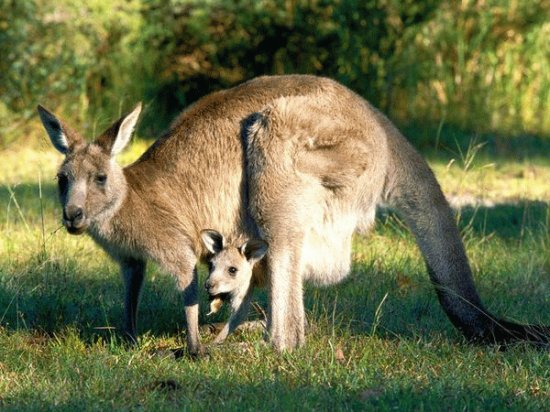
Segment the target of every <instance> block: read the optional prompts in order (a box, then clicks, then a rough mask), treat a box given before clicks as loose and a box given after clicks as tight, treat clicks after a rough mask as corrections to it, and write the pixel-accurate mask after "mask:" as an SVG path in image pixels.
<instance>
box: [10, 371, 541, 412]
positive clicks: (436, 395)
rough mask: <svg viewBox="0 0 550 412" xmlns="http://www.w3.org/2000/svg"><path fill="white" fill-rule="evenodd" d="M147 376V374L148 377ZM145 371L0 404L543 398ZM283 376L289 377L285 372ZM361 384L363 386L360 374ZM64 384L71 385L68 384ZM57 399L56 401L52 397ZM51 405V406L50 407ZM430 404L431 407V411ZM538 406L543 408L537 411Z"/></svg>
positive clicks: (449, 384) (456, 403) (491, 405)
mask: <svg viewBox="0 0 550 412" xmlns="http://www.w3.org/2000/svg"><path fill="white" fill-rule="evenodd" d="M144 375H145V376H144ZM147 375H149V373H147V372H146V371H142V370H135V369H133V370H129V371H127V372H126V373H125V374H124V375H120V376H119V377H118V378H119V379H118V380H116V381H115V379H116V378H117V376H114V377H109V380H111V379H112V380H113V382H111V385H108V386H107V387H106V388H104V389H103V390H102V391H101V393H93V392H92V391H90V390H89V389H87V390H84V391H83V390H80V389H78V388H77V387H76V386H77V385H72V386H71V387H70V388H67V387H65V388H64V392H65V393H67V392H68V393H72V392H74V393H75V396H71V397H70V398H69V399H68V400H66V401H65V402H59V399H57V400H56V395H55V394H52V393H42V394H40V391H39V392H38V393H36V392H33V393H32V394H28V393H21V395H20V396H18V397H14V398H6V399H4V400H3V401H1V403H0V405H2V404H3V405H4V406H5V407H9V408H13V410H26V409H33V410H50V409H55V410H79V409H82V408H84V409H88V408H90V407H91V408H92V409H103V408H106V409H113V408H115V409H119V408H122V409H132V410H133V409H140V410H141V409H145V410H157V409H166V408H168V409H169V410H179V409H191V410H195V409H197V410H214V409H217V408H219V407H220V405H223V406H224V408H227V407H229V410H234V409H235V410H237V409H238V410H289V411H294V410H306V411H307V410H327V411H329V410H364V408H369V407H370V408H375V409H376V410H394V409H397V410H418V409H419V408H420V409H423V407H425V406H428V409H429V408H430V405H433V406H435V405H437V407H436V409H437V410H442V409H443V410H470V409H473V410H477V409H479V407H480V406H481V407H482V409H484V410H508V408H509V407H511V406H515V407H517V408H518V410H521V409H522V408H521V406H524V408H525V407H527V409H523V410H529V406H530V405H531V403H533V405H531V407H533V406H536V405H537V403H542V400H538V402H532V401H534V400H535V401H536V398H534V399H529V398H527V399H526V398H525V397H518V395H517V393H514V392H513V391H511V390H506V389H503V388H501V387H499V388H492V387H490V386H489V384H485V385H484V384H476V383H474V384H466V387H465V385H464V381H463V380H458V381H457V382H453V381H452V377H446V376H442V377H439V378H438V379H437V380H436V381H435V382H431V384H430V385H427V384H425V383H419V382H416V383H415V382H411V381H405V380H403V379H401V382H400V381H399V379H395V378H393V379H392V378H390V379H381V380H378V381H377V382H372V380H371V384H370V385H368V384H367V385H365V386H364V387H363V388H361V389H357V387H353V388H349V383H348V382H339V381H338V380H337V378H333V379H335V381H334V382H329V383H317V382H314V381H309V379H308V378H307V376H305V375H306V374H305V373H304V374H303V375H302V376H291V377H289V378H285V376H277V375H275V376H274V377H273V378H272V379H265V378H264V379H255V380H254V382H253V383H252V382H249V381H247V382H239V381H236V380H235V376H234V375H227V376H221V377H219V376H217V377H213V376H207V375H204V374H202V373H200V372H197V371H195V372H194V373H191V374H185V377H184V378H183V379H182V378H181V377H178V378H176V379H167V380H158V379H154V378H147V377H146V376H147ZM283 375H284V374H283ZM356 380H357V381H359V382H361V381H365V378H364V377H363V376H357V377H356ZM64 384H65V385H67V383H66V382H65V383H64ZM52 398H53V399H52ZM48 400H49V401H48ZM433 406H432V407H433ZM539 406H540V405H539Z"/></svg>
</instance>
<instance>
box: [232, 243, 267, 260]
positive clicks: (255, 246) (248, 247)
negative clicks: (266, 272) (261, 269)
mask: <svg viewBox="0 0 550 412" xmlns="http://www.w3.org/2000/svg"><path fill="white" fill-rule="evenodd" d="M239 252H241V255H243V256H244V257H245V258H246V260H248V261H249V262H250V263H251V264H254V263H256V262H258V261H259V260H261V259H262V258H263V257H264V256H265V254H266V253H267V242H266V241H264V240H262V239H250V240H249V241H247V242H244V243H243V244H242V245H241V247H240V248H239Z"/></svg>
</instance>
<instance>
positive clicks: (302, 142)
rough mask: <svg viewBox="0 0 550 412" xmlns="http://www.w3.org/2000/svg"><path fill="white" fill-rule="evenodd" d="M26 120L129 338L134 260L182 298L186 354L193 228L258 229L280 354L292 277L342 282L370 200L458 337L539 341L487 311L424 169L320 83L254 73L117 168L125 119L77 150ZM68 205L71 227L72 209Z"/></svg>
mask: <svg viewBox="0 0 550 412" xmlns="http://www.w3.org/2000/svg"><path fill="white" fill-rule="evenodd" d="M39 112H40V115H41V118H42V120H43V122H44V125H45V127H46V130H47V131H48V133H49V134H50V137H51V138H52V142H53V143H54V145H55V146H56V148H58V150H60V151H62V152H63V153H66V155H67V156H66V159H65V162H64V164H63V166H62V168H61V169H62V170H67V171H69V172H70V174H71V175H70V179H69V186H70V188H71V189H72V188H73V187H74V188H78V189H79V190H76V189H75V191H74V192H73V191H72V190H69V192H68V194H67V196H61V201H62V204H63V207H64V212H65V213H66V214H67V217H68V219H66V223H67V227H68V228H69V229H70V230H73V231H75V232H76V231H80V230H81V229H82V230H85V229H87V231H88V232H89V233H90V234H91V235H92V237H93V238H94V239H95V240H96V241H97V243H98V244H100V245H101V246H102V247H103V248H104V249H105V250H106V251H107V252H108V253H109V254H110V255H111V256H112V257H113V258H114V259H115V260H117V261H118V262H119V263H120V264H121V268H122V272H123V273H124V276H125V280H126V290H127V296H126V326H127V330H128V333H129V334H130V335H131V336H132V337H133V336H135V319H136V310H137V301H138V296H139V291H140V289H141V284H142V280H143V273H144V269H145V262H146V261H147V260H149V259H152V260H154V261H156V262H158V263H159V264H160V265H161V266H162V267H163V268H164V269H165V270H166V271H168V272H170V273H172V274H173V275H174V277H175V279H176V280H177V284H178V287H179V288H180V289H181V290H182V291H183V292H184V304H185V308H186V320H187V327H188V334H187V341H188V346H189V350H190V351H191V352H197V351H198V350H199V337H198V325H197V323H198V306H197V305H198V301H197V275H196V270H195V265H196V263H197V261H198V259H200V258H201V256H203V255H204V252H205V251H204V249H203V247H202V245H201V242H200V236H199V233H200V229H201V228H205V227H215V228H217V229H218V230H219V231H220V232H222V233H224V234H226V235H228V236H229V237H236V236H238V235H239V234H242V233H245V234H249V235H251V236H256V235H257V234H258V232H259V234H261V236H262V237H263V238H265V239H266V240H267V241H268V243H269V252H268V254H267V257H266V267H267V273H266V275H267V278H268V280H269V282H268V283H269V288H270V311H269V319H268V321H269V332H270V339H271V341H272V343H273V344H274V346H275V347H276V348H277V349H280V350H282V349H285V348H293V347H295V346H297V345H299V344H301V343H302V342H303V341H304V326H303V325H304V309H303V299H302V283H303V280H304V279H310V280H312V281H314V282H317V283H321V284H329V283H334V282H337V281H339V280H340V279H342V278H343V277H344V276H345V275H346V274H347V273H348V271H349V264H350V247H351V235H352V233H353V231H354V230H356V229H359V230H367V229H368V228H369V227H370V225H371V224H372V222H373V219H374V212H375V208H376V205H377V204H380V203H382V202H383V203H387V204H390V205H392V206H394V207H395V208H396V209H398V211H399V212H400V213H401V214H402V215H403V217H404V219H405V221H406V222H407V223H408V224H409V225H410V227H411V229H412V231H413V232H414V234H415V236H416V237H417V240H418V243H419V246H420V248H421V250H422V253H423V254H424V256H425V258H426V261H427V263H428V267H429V272H430V275H431V278H432V280H433V282H434V284H435V285H436V287H437V290H438V295H439V297H440V301H441V303H442V306H443V308H444V310H445V311H446V313H447V314H448V315H449V317H450V319H451V321H452V322H453V323H454V324H455V325H456V326H457V327H458V328H459V329H460V330H461V331H462V332H463V333H464V334H465V335H466V336H468V337H469V338H472V339H480V340H488V341H497V342H502V341H508V340H513V339H529V340H536V341H542V340H545V339H547V338H546V337H545V336H544V334H545V333H546V332H547V330H546V329H544V328H543V327H525V326H522V325H516V324H512V323H505V322H501V321H498V320H495V319H494V318H493V317H492V316H491V315H490V314H488V313H487V311H486V310H485V309H484V308H483V306H482V305H481V301H480V299H479V296H478V295H477V292H476V290H475V287H474V284H473V281H472V276H471V271H470V268H469V265H468V261H467V258H466V256H465V253H464V248H463V246H462V242H461V240H460V236H459V233H458V230H457V229H456V226H455V223H454V219H453V217H452V213H451V211H450V208H449V206H448V204H447V202H446V200H445V198H444V196H443V195H442V193H441V190H440V188H439V185H438V184H437V182H436V180H435V178H434V176H433V174H432V172H431V171H430V169H429V168H428V166H427V165H426V163H425V162H424V160H423V159H422V158H421V157H420V156H419V155H418V154H417V153H416V151H415V150H414V149H413V148H412V147H411V146H410V145H409V143H408V142H407V141H406V140H405V139H404V138H403V137H402V136H401V135H400V133H399V132H398V131H397V129H396V128H395V127H394V126H393V125H392V124H391V123H390V122H389V121H388V120H387V119H386V118H385V117H384V116H383V115H382V114H380V113H379V112H378V111H377V110H376V109H374V108H372V107H371V106H370V105H369V104H368V103H367V102H365V101H364V100H363V99H361V98H360V97H359V96H357V95H355V94H354V93H352V92H351V91H349V90H348V89H346V88H345V87H343V86H341V85H340V84H338V83H336V82H334V81H332V80H329V79H324V78H317V77H313V76H281V77H260V78H257V79H254V80H252V81H249V82H247V83H244V84H242V85H240V86H237V87H235V88H233V89H229V90H226V91H221V92H217V93H213V94H211V95H209V96H206V97H204V98H203V99H201V100H199V101H198V102H197V103H195V104H194V105H193V106H191V107H190V108H188V109H187V110H186V111H184V112H183V113H182V114H181V115H180V117H179V118H178V119H177V120H176V121H175V122H174V124H173V126H172V127H171V129H170V130H169V131H168V132H167V133H166V134H165V135H164V136H162V137H161V138H160V139H159V140H158V141H157V142H156V143H155V144H153V145H152V146H151V147H150V148H149V149H148V150H147V151H146V152H145V153H144V154H143V156H142V157H141V158H140V159H139V160H138V161H137V162H135V163H134V164H132V165H130V166H128V167H126V168H125V169H120V168H119V167H118V166H117V165H116V164H115V163H114V162H113V161H112V160H111V153H110V150H111V148H112V147H117V148H118V147H120V146H123V145H124V144H122V143H120V141H123V142H124V141H125V139H126V137H127V132H128V129H129V128H130V129H131V128H133V124H132V122H133V119H134V118H137V115H136V112H135V111H134V112H132V113H131V114H130V115H129V116H126V117H123V118H122V119H121V120H119V121H118V122H117V123H116V124H115V125H114V126H113V127H112V128H111V129H110V130H109V131H107V132H106V133H105V134H104V135H102V136H100V137H99V138H98V139H97V140H96V142H94V143H90V144H86V143H85V142H84V140H83V139H81V138H80V137H79V136H78V135H77V134H75V133H73V132H71V133H69V132H68V130H69V129H68V128H67V127H66V126H64V125H63V123H62V122H60V121H58V120H57V119H56V118H55V116H53V115H52V114H51V113H49V112H47V111H46V110H45V109H39ZM138 113H139V111H138ZM128 119H129V120H128ZM130 126H132V127H130ZM121 129H122V131H121ZM121 136H122V137H121ZM65 143H66V144H65ZM244 153H246V156H244V155H243V154H244ZM98 171H101V173H106V174H107V175H108V177H107V183H106V185H105V187H103V188H98V187H96V186H97V185H95V183H93V182H92V181H91V180H90V176H93V175H96V174H97V173H98ZM83 182H84V183H83ZM94 185H95V186H94ZM100 189H101V190H100ZM74 196H76V197H77V200H78V202H79V203H82V204H76V203H75V200H74ZM78 196H80V198H78ZM82 208H84V210H85V218H83V217H82V216H79V214H78V213H77V212H78V211H79V209H82ZM254 220H255V222H256V223H257V227H256V226H255V225H254V223H253V222H254Z"/></svg>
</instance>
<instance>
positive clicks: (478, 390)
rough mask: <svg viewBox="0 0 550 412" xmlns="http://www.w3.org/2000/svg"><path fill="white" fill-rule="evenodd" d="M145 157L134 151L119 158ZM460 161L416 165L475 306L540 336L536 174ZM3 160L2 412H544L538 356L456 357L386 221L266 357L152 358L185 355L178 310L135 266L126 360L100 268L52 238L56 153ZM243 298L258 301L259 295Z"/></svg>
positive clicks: (483, 353)
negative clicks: (460, 242)
mask: <svg viewBox="0 0 550 412" xmlns="http://www.w3.org/2000/svg"><path fill="white" fill-rule="evenodd" d="M143 149H144V144H143V143H139V142H138V143H135V144H134V146H133V147H132V148H131V150H129V152H128V153H127V154H125V155H124V156H123V159H122V161H123V162H129V161H131V160H132V159H133V158H135V157H137V156H138V155H139V153H140V152H141V151H143ZM473 155H475V151H472V150H470V152H468V153H467V154H465V155H463V156H460V154H456V155H453V154H452V152H450V151H444V152H441V151H440V152H438V153H436V154H431V155H430V159H431V160H430V162H431V164H432V166H433V167H434V169H435V171H436V173H437V175H438V178H439V179H440V180H441V182H442V186H443V188H444V190H445V191H446V192H447V193H448V194H449V195H451V196H453V197H455V198H457V199H458V200H459V201H461V202H463V203H468V202H470V203H471V204H473V206H466V207H465V208H463V209H462V210H461V213H460V225H461V229H462V234H463V237H464V241H465V244H466V247H467V250H468V255H469V256H470V259H471V263H472V267H473V269H474V273H475V277H476V282H477V285H478V288H479V290H480V293H481V295H482V297H483V298H484V300H485V301H486V303H487V306H488V307H489V308H490V309H491V310H492V311H494V312H495V313H497V314H499V315H502V316H507V317H509V318H512V319H516V320H519V321H531V322H541V323H546V324H550V299H549V291H550V253H549V250H550V231H549V230H550V208H549V203H548V202H549V201H550V192H549V189H550V186H549V183H548V182H550V161H549V160H548V158H547V159H544V157H540V158H538V160H537V161H535V162H530V161H528V160H525V159H522V160H514V159H513V158H510V157H505V158H499V157H492V158H491V157H488V156H484V155H483V152H482V153H481V154H478V156H473ZM1 156H2V163H1V164H0V199H1V203H0V206H1V207H0V230H1V233H2V235H1V237H0V409H2V410H47V409H56V410H74V409H79V410H105V409H131V410H138V409H143V410H174V409H177V410H183V409H191V410H196V409H205V410H210V409H221V408H227V409H229V410H237V409H238V410H270V409H284V410H313V409H315V410H317V409H327V410H329V409H330V410H331V409H358V410H363V409H381V410H390V409H397V410H441V409H445V410H447V409H449V410H521V411H524V410H544V409H547V408H548V399H549V397H550V356H549V354H548V352H547V351H537V350H535V349H533V348H529V347H525V346H523V345H517V346H513V347H511V348H509V349H508V350H506V351H500V350H499V349H498V348H494V347H483V346H473V345H469V344H467V343H466V342H465V341H464V340H463V339H462V337H461V336H460V335H459V333H458V332H457V331H456V330H454V329H453V327H452V326H451V324H450V322H449V321H448V320H447V318H446V317H445V315H444V314H443V313H442V311H441V309H440V308H439V305H438V303H437V299H436V297H435V293H434V291H433V290H432V287H431V285H430V283H429V281H428V278H427V275H426V271H425V268H424V264H423V262H422V260H421V256H420V254H419V252H418V250H417V249H416V247H415V245H414V241H413V239H412V237H411V235H410V234H409V233H408V232H407V230H406V229H405V228H404V226H403V225H402V224H401V222H399V221H398V220H397V219H396V218H395V217H394V216H391V215H386V214H382V215H381V216H380V218H379V220H378V224H377V226H376V229H375V231H374V232H373V233H372V234H370V235H369V236H367V237H357V238H356V239H355V242H354V256H353V270H352V273H351V274H350V276H349V278H348V279H347V280H346V281H344V282H343V283H342V284H340V285H338V286H336V287H331V288H323V289H316V288H310V287H308V288H307V290H306V293H305V304H306V311H307V317H308V321H309V328H308V332H307V333H308V334H307V344H306V345H305V347H303V348H301V349H298V350H296V351H294V352H292V353H285V354H278V353H275V352H273V351H272V350H271V349H270V347H269V346H267V345H265V344H264V343H263V339H262V334H261V333H260V332H240V333H237V334H235V335H234V336H232V337H231V338H230V339H229V340H228V342H226V343H225V344H223V345H221V346H219V347H209V349H208V355H207V356H205V357H204V358H201V359H199V360H190V359H187V358H185V357H183V358H180V359H174V357H173V356H172V355H171V352H170V351H169V350H167V349H170V348H177V347H180V346H182V345H183V342H184V341H185V339H184V331H183V330H182V321H183V307H182V303H181V298H180V296H178V294H177V293H176V292H175V288H174V284H173V281H172V279H171V278H170V277H169V276H167V275H166V274H163V273H161V272H160V271H159V269H158V268H157V267H155V266H154V265H150V266H149V269H148V276H147V281H146V285H145V287H144V291H143V299H142V303H141V306H140V312H139V316H140V322H139V331H140V335H141V337H140V344H139V346H137V347H133V348H128V347H127V346H125V345H124V344H122V343H121V342H120V340H119V339H118V337H117V334H116V331H117V330H118V329H119V328H120V326H121V316H122V311H123V309H122V293H123V287H122V280H121V278H120V276H119V274H118V269H117V267H116V265H114V264H113V263H112V262H111V261H110V260H109V259H108V258H107V257H106V256H105V254H104V253H103V252H102V251H101V250H99V249H98V247H96V246H95V245H94V244H93V242H91V240H90V239H88V238H87V237H73V236H70V235H68V234H67V233H66V232H65V231H64V230H63V229H61V230H58V228H59V226H60V224H59V216H60V209H59V206H58V205H57V200H56V193H55V186H54V183H55V182H54V180H53V177H54V175H55V169H56V167H57V164H58V163H59V162H60V160H61V156H60V155H57V154H56V153H55V152H54V150H53V149H51V148H50V147H49V145H47V144H43V145H41V146H40V147H38V148H37V147H35V148H25V147H19V148H12V149H10V150H9V151H8V150H5V151H3V152H2V153H1ZM470 157H474V159H473V161H472V162H469V158H470ZM450 158H454V159H455V161H454V162H452V163H451V164H450V165H449V162H450ZM40 191H41V193H42V196H40V195H39V193H40ZM257 299H258V300H259V301H260V302H261V303H262V304H265V301H266V293H265V291H260V292H258V293H257ZM206 302H207V300H206V296H204V295H202V296H201V309H202V310H201V317H200V321H201V323H206V322H211V321H222V320H224V319H227V311H222V313H220V314H219V315H216V317H215V318H213V319H209V318H207V317H206V315H205V313H206V312H207V304H206ZM212 338H213V336H212V335H209V334H206V333H205V334H204V335H203V342H205V343H208V342H209V341H211V340H212Z"/></svg>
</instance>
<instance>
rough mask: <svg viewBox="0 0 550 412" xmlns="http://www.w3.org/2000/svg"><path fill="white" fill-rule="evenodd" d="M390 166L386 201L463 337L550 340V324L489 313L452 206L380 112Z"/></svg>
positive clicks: (491, 340)
mask: <svg viewBox="0 0 550 412" xmlns="http://www.w3.org/2000/svg"><path fill="white" fill-rule="evenodd" d="M382 123H383V124H384V126H385V129H386V130H387V137H388V149H389V158H388V161H389V168H388V175H387V180H386V187H385V193H384V197H385V199H384V200H385V201H386V202H387V203H388V204H389V205H390V206H391V207H394V208H395V209H396V210H397V212H398V214H399V215H400V216H401V217H402V218H403V219H404V220H405V222H406V223H407V225H408V226H409V227H410V229H411V230H412V232H413V234H414V236H415V237H416V240H417V243H418V245H419V247H420V250H421V252H422V254H423V256H424V259H425V261H426V264H427V267H428V273H429V275H430V279H431V281H432V283H433V284H434V285H435V288H436V291H437V295H438V298H439V302H440V303H441V306H442V307H443V310H444V311H445V313H446V314H447V316H448V317H449V319H450V320H451V322H452V323H453V325H454V326H455V327H456V328H458V329H459V330H460V331H461V332H462V333H463V334H464V336H466V338H468V339H469V340H471V341H475V342H484V343H497V344H506V343H511V342H515V341H527V342H531V343H534V344H536V345H541V346H545V345H548V344H549V343H550V327H548V326H539V325H522V324H517V323H513V322H509V321H506V320H501V319H498V318H496V317H495V316H493V315H492V314H491V313H490V312H489V311H488V310H487V309H485V307H484V306H483V304H482V302H481V299H480V297H479V295H478V293H477V291H476V288H475V285H474V282H473V279H472V271H471V269H470V265H469V263H468V258H467V257H466V253H465V250H464V246H463V244H462V240H461V238H460V233H459V231H458V228H457V226H456V223H455V218H454V215H453V212H452V210H451V208H450V206H449V204H448V203H447V201H446V199H445V196H444V195H443V193H442V192H441V188H440V186H439V184H438V183H437V180H436V179H435V176H434V175H433V172H432V171H431V170H430V168H429V167H428V165H427V164H426V162H425V161H424V160H423V159H422V157H421V156H420V155H419V154H418V153H417V152H416V150H415V149H414V148H413V147H412V146H411V145H410V144H409V143H408V142H407V141H406V139H405V138H403V137H402V136H401V134H400V133H399V132H398V131H397V130H396V129H395V128H394V127H393V126H392V125H391V124H390V123H389V121H388V120H386V119H385V118H384V119H382Z"/></svg>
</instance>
